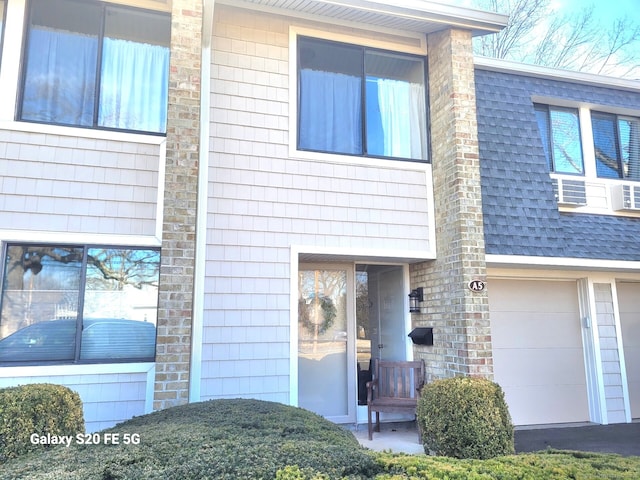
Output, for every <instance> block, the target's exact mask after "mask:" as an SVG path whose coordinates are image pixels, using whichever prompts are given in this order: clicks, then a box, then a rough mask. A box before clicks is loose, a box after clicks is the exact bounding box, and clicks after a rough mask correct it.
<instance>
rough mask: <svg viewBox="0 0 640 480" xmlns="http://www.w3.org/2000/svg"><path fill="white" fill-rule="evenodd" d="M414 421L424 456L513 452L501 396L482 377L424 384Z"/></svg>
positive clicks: (509, 419) (492, 385) (507, 420)
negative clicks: (419, 429)
mask: <svg viewBox="0 0 640 480" xmlns="http://www.w3.org/2000/svg"><path fill="white" fill-rule="evenodd" d="M417 418H418V422H419V424H420V427H421V429H422V435H423V436H422V440H423V444H424V448H425V452H427V453H431V452H433V453H435V454H436V455H445V456H449V457H456V458H480V459H483V458H491V457H495V456H498V455H509V454H512V453H514V433H513V425H512V424H511V417H510V415H509V410H508V408H507V404H506V402H505V400H504V393H503V392H502V389H501V388H500V386H499V385H498V384H496V383H493V382H491V381H489V380H486V379H484V378H474V377H455V378H447V379H443V380H436V381H434V382H432V383H430V384H428V385H426V386H425V387H424V388H423V389H422V393H421V397H420V400H419V401H418V408H417Z"/></svg>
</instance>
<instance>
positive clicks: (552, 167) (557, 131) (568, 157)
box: [535, 105, 584, 175]
mask: <svg viewBox="0 0 640 480" xmlns="http://www.w3.org/2000/svg"><path fill="white" fill-rule="evenodd" d="M535 111H536V118H537V120H538V128H539V129H540V135H541V137H542V146H543V148H544V153H545V156H546V157H547V165H548V166H549V171H551V172H555V173H564V174H575V175H583V174H584V159H583V155H582V143H581V138H580V120H579V116H578V109H575V108H562V107H552V106H549V105H535Z"/></svg>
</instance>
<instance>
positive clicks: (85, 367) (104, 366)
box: [0, 362, 155, 378]
mask: <svg viewBox="0 0 640 480" xmlns="http://www.w3.org/2000/svg"><path fill="white" fill-rule="evenodd" d="M154 367H155V362H137V363H93V364H82V365H29V366H26V365H22V366H15V367H12V366H5V367H0V378H12V377H56V376H60V375H100V374H116V373H147V372H149V371H151V370H152V369H153V368H154Z"/></svg>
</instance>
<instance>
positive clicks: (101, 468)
mask: <svg viewBox="0 0 640 480" xmlns="http://www.w3.org/2000/svg"><path fill="white" fill-rule="evenodd" d="M106 433H110V434H113V433H119V434H120V440H121V441H120V443H119V444H118V445H106V444H105V442H104V441H102V442H101V443H98V444H95V445H78V444H74V445H72V446H71V447H69V448H65V447H61V448H51V449H47V450H45V451H39V452H33V453H31V454H28V455H24V456H20V457H18V458H14V459H11V460H9V461H7V462H6V463H5V464H4V465H2V467H1V468H0V480H9V479H11V480H15V479H25V478H29V479H30V480H52V479H61V478H64V479H65V480H135V479H148V480H154V479H168V480H171V479H176V480H177V479H179V480H191V479H198V480H206V479H210V480H225V479H228V480H237V479H243V480H252V479H256V480H257V479H262V480H273V479H275V480H344V479H349V480H356V479H359V480H435V479H441V480H444V479H447V480H467V479H469V480H481V479H484V480H493V479H495V480H511V479H523V480H524V479H526V480H543V479H544V480H561V479H567V478H574V479H582V480H588V479H594V480H595V479H598V480H600V479H620V480H632V479H633V480H635V479H638V478H640V457H628V458H625V457H620V456H618V455H602V454H590V453H584V452H561V451H547V452H543V453H539V454H525V455H509V456H502V457H495V458H492V459H488V460H459V459H455V458H450V457H431V456H425V455H424V454H420V455H412V456H410V455H393V454H389V453H374V452H371V451H368V450H366V449H363V448H361V447H360V446H359V445H358V442H357V441H356V439H355V438H354V437H353V435H352V434H351V432H349V431H347V430H345V429H343V428H342V427H340V426H337V425H334V424H332V423H330V422H328V421H326V420H324V419H322V418H321V417H319V416H317V415H315V414H313V413H311V412H308V411H305V410H302V409H299V408H295V407H289V406H285V405H281V404H276V403H270V402H261V401H257V400H213V401H208V402H202V403H194V404H190V405H185V406H181V407H174V408H170V409H167V410H163V411H160V412H156V413H152V414H149V415H144V416H141V417H138V418H135V419H133V420H130V421H128V422H125V423H122V424H120V425H118V426H116V427H114V428H112V429H109V430H105V431H103V432H98V435H100V436H101V438H102V439H103V440H104V438H105V434H106ZM125 434H129V435H132V434H137V435H139V437H135V438H136V439H137V438H139V440H140V441H139V443H130V444H125V443H124V442H123V439H124V438H125V437H124V436H125ZM131 438H133V437H131Z"/></svg>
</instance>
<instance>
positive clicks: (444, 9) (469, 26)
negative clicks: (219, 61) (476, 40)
mask: <svg viewBox="0 0 640 480" xmlns="http://www.w3.org/2000/svg"><path fill="white" fill-rule="evenodd" d="M314 2H315V3H318V4H325V5H333V6H337V7H344V8H348V9H351V10H358V11H361V12H364V13H367V14H374V15H380V16H386V17H390V18H396V19H406V20H410V21H414V22H416V21H417V22H422V23H424V24H425V26H426V25H429V28H425V29H424V31H423V32H422V33H432V32H435V31H438V30H444V29H446V28H447V27H453V28H460V29H466V30H471V31H472V33H473V35H474V36H480V35H486V34H491V33H496V32H499V31H500V30H502V29H503V28H504V27H506V26H507V23H508V20H509V17H508V16H507V15H503V14H500V13H494V12H486V11H481V10H474V9H470V8H463V7H455V6H452V5H441V4H437V3H431V2H427V1H422V0H399V1H395V2H393V5H390V4H389V2H387V1H381V0H314ZM216 3H218V4H224V5H228V6H231V7H240V8H245V9H251V10H258V11H264V12H272V13H280V14H287V15H291V16H296V17H298V16H301V17H303V18H311V19H315V20H321V19H325V20H326V19H329V20H330V21H334V20H336V18H334V17H327V16H323V15H320V14H311V15H310V14H308V13H307V12H304V11H303V10H302V9H299V8H295V6H290V5H287V2H285V1H282V2H274V3H275V5H263V4H259V3H254V2H252V1H251V0H247V1H245V0H217V2H216ZM278 4H280V5H278ZM338 20H339V19H338ZM350 23H353V22H350ZM363 23H364V22H363ZM434 25H438V26H440V27H441V28H434Z"/></svg>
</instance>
